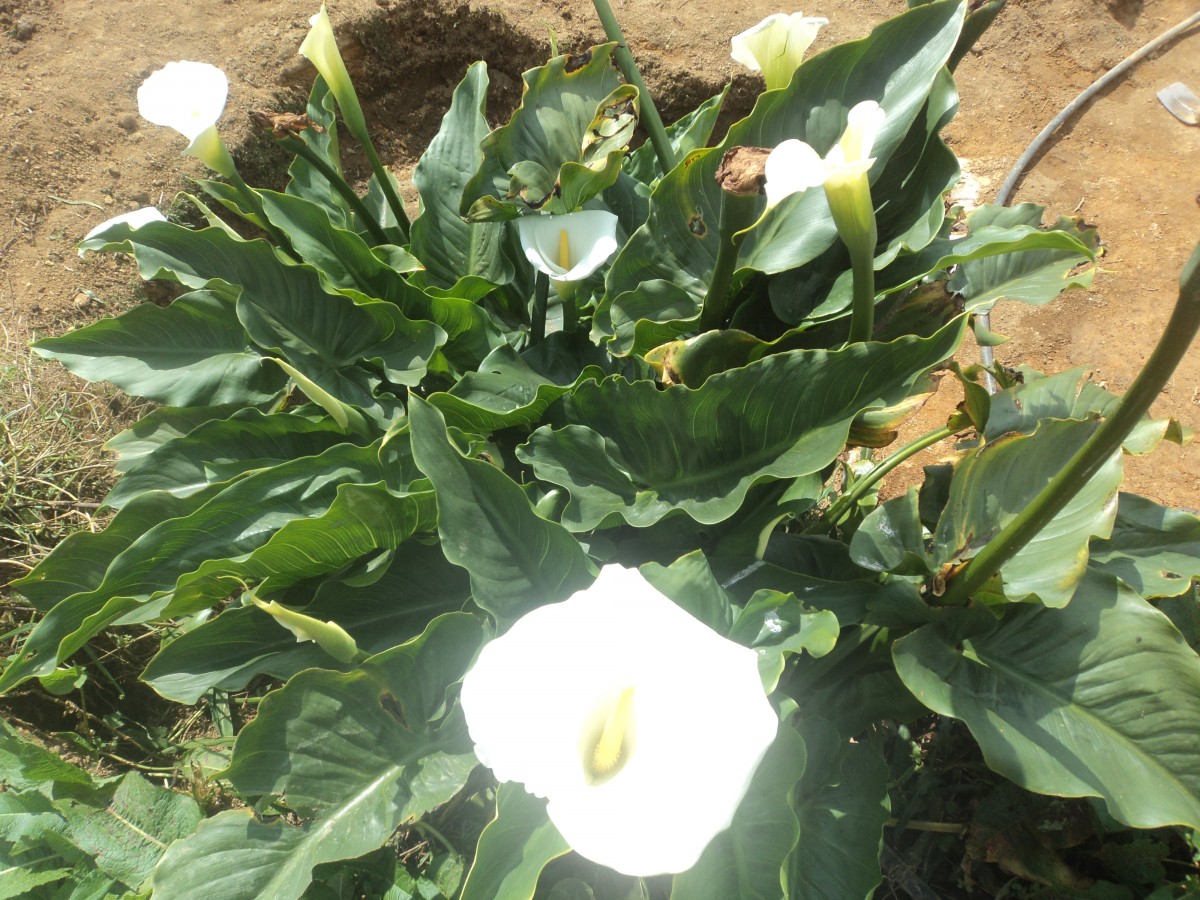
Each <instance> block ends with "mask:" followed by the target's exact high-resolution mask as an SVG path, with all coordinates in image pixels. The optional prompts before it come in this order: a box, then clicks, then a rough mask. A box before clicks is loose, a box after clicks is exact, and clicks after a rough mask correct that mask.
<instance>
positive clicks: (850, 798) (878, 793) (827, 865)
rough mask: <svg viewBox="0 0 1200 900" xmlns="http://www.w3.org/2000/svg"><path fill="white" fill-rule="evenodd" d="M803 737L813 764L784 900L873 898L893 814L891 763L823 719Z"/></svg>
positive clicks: (801, 796)
mask: <svg viewBox="0 0 1200 900" xmlns="http://www.w3.org/2000/svg"><path fill="white" fill-rule="evenodd" d="M801 734H802V735H803V736H804V741H805V744H806V745H807V747H808V760H809V763H808V767H807V768H806V769H805V770H804V777H803V778H802V779H801V780H800V785H799V788H798V789H797V792H796V793H797V796H796V803H797V813H798V815H799V820H800V841H799V843H798V844H797V845H796V849H795V851H794V852H793V853H792V855H791V857H790V858H789V860H788V872H787V885H788V891H787V896H788V897H839V898H841V897H844V898H847V900H849V898H852V897H863V898H866V897H870V896H871V893H872V892H873V891H874V889H875V887H876V886H877V885H878V884H879V882H880V880H881V877H882V876H881V874H880V871H879V854H880V851H881V850H882V848H883V828H884V823H885V822H886V821H887V819H888V816H889V814H890V813H891V803H890V801H889V798H888V777H889V773H888V767H887V763H886V762H885V761H884V760H883V758H882V757H881V756H880V753H879V750H878V749H877V748H876V747H874V746H873V745H871V744H862V743H859V744H852V743H848V742H846V741H844V740H843V739H842V738H841V736H840V735H839V734H838V733H837V731H836V730H835V729H834V728H833V727H832V726H831V725H830V724H829V723H828V722H826V721H825V720H823V719H817V718H814V719H808V720H806V721H805V722H803V724H802V725H801Z"/></svg>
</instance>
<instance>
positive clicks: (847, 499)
mask: <svg viewBox="0 0 1200 900" xmlns="http://www.w3.org/2000/svg"><path fill="white" fill-rule="evenodd" d="M953 434H954V429H952V428H949V427H946V426H942V427H941V428H935V429H934V430H933V431H930V432H929V433H928V434H923V435H921V436H920V437H919V438H917V439H916V440H915V441H913V442H912V443H911V444H909V445H907V446H905V447H901V448H900V449H899V450H897V451H896V452H895V453H893V454H892V455H891V456H889V457H888V458H887V459H885V460H883V462H881V463H880V464H879V465H877V466H876V467H875V468H874V469H872V470H871V471H870V472H868V473H867V474H866V475H864V476H863V477H862V478H860V479H859V480H858V481H856V482H855V483H854V485H853V486H852V487H851V488H850V489H849V490H847V491H846V493H844V494H842V496H840V497H838V498H837V499H836V500H835V501H833V503H832V504H830V506H829V509H827V510H826V511H825V515H823V516H822V517H821V518H820V519H819V520H818V521H817V522H816V523H814V525H813V526H810V528H809V529H806V530H817V529H819V528H820V527H822V526H823V525H826V524H829V525H836V524H837V520H838V519H840V518H841V517H842V516H843V515H844V514H845V513H846V512H847V511H849V510H850V509H851V508H853V506H854V504H855V503H857V502H858V501H859V500H860V499H861V498H862V497H863V496H864V495H865V494H866V493H867V491H869V490H870V489H871V488H872V487H873V486H874V485H875V484H876V483H877V482H879V481H880V479H882V478H883V477H884V476H885V475H887V474H888V472H890V471H892V470H893V469H894V468H896V466H898V465H900V463H902V462H904V461H905V460H907V459H911V458H912V457H914V456H916V455H917V454H918V453H920V452H921V451H922V450H924V449H925V448H926V447H932V446H933V445H934V444H936V443H937V442H938V441H942V440H945V439H946V438H948V437H950V436H951V435H953Z"/></svg>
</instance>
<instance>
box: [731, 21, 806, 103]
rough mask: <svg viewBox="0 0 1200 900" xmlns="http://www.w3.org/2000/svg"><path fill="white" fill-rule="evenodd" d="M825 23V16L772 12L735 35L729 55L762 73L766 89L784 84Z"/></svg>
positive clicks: (752, 69) (786, 83)
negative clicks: (822, 17) (823, 17)
mask: <svg viewBox="0 0 1200 900" xmlns="http://www.w3.org/2000/svg"><path fill="white" fill-rule="evenodd" d="M828 24H829V20H828V19H821V18H817V17H815V16H806V15H804V13H792V14H791V15H788V14H787V13H775V14H774V15H771V16H767V17H766V18H765V19H763V20H762V21H761V22H759V23H758V24H757V25H755V26H754V27H753V28H748V29H746V30H745V31H743V32H742V33H741V34H738V35H734V37H733V39H732V41H731V42H730V43H731V44H732V46H733V50H732V53H731V54H730V55H731V56H733V59H734V61H735V62H738V63H741V64H742V65H743V66H745V67H746V68H747V69H749V70H750V71H751V72H762V74H763V78H764V79H765V80H766V82H767V90H769V91H773V90H776V89H777V88H783V87H787V86H788V84H789V83H790V82H791V80H792V75H794V74H795V72H796V69H798V68H799V67H800V63H801V62H802V61H803V59H804V54H805V52H806V51H807V50H808V48H809V47H810V46H812V42H813V41H815V40H816V39H817V32H818V31H820V30H821V26H822V25H828Z"/></svg>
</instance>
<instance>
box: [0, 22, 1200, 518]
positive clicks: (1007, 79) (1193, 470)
mask: <svg viewBox="0 0 1200 900" xmlns="http://www.w3.org/2000/svg"><path fill="white" fill-rule="evenodd" d="M317 5H318V0H240V2H237V0H188V2H187V3H178V2H173V0H122V2H120V3H105V2H97V0H0V184H3V186H4V194H3V200H2V201H0V203H2V206H0V222H2V223H3V226H2V229H0V321H2V323H3V325H4V329H5V332H6V336H7V340H6V342H5V346H4V349H3V353H4V359H2V360H0V367H4V366H7V365H8V364H10V363H12V362H14V361H16V360H19V359H20V358H21V357H22V356H23V355H24V354H25V352H26V350H25V344H26V342H27V341H28V340H29V339H30V338H31V337H32V336H34V335H36V334H51V333H60V332H62V331H64V330H66V329H69V328H72V327H76V326H79V325H82V324H84V323H86V322H88V321H91V320H93V319H95V318H97V317H100V316H104V315H109V314H113V313H115V312H119V311H121V310H122V309H124V308H126V307H128V306H129V305H130V304H132V303H133V302H136V301H137V300H138V299H140V298H142V297H143V296H144V293H143V290H144V289H143V288H141V287H140V286H138V285H137V284H136V277H135V272H134V270H133V268H132V266H131V265H130V264H129V263H127V262H125V263H123V262H121V261H119V260H114V259H112V258H109V257H95V256H93V257H92V258H88V259H86V260H81V259H79V258H78V257H77V256H76V255H75V253H74V250H73V245H74V243H75V242H76V241H77V240H78V239H79V238H81V237H82V236H83V235H84V234H85V233H86V232H87V231H88V230H89V229H90V228H91V227H92V226H93V225H95V224H97V223H98V222H100V221H102V220H104V219H106V218H108V217H109V216H112V215H115V214H116V213H118V212H123V211H125V210H128V209H133V208H136V207H139V206H144V205H146V204H155V205H157V206H159V208H160V209H164V210H165V209H166V208H167V207H168V206H170V204H171V202H172V198H173V196H174V195H175V193H176V192H177V191H179V190H181V189H183V188H185V187H186V183H185V181H184V176H185V175H200V174H201V172H200V170H199V166H198V164H197V163H196V162H195V161H193V160H190V159H183V158H181V157H180V156H179V153H180V151H181V149H182V146H181V145H182V139H181V138H179V136H178V135H176V134H175V133H174V132H171V131H168V130H167V129H161V128H155V127H153V126H150V125H148V124H147V123H145V122H142V121H141V120H139V119H138V117H137V106H136V100H135V91H136V89H137V86H138V85H139V84H140V82H141V81H142V79H143V78H144V77H145V76H146V75H148V74H149V73H150V72H151V71H153V70H155V69H157V68H159V67H161V66H162V65H163V64H164V63H166V62H168V61H170V60H175V59H193V60H201V61H205V62H211V63H213V64H215V65H218V66H220V67H221V68H222V69H224V70H225V72H226V73H227V74H228V75H229V77H230V85H231V88H230V100H229V104H228V106H227V108H226V113H225V117H224V119H223V122H222V131H223V134H224V135H225V138H226V140H227V142H228V143H229V144H230V145H231V146H234V147H236V148H237V150H236V151H235V156H236V157H237V158H238V161H239V165H240V166H241V167H242V169H243V172H244V173H245V174H246V175H247V176H248V178H249V179H250V180H251V181H252V182H255V181H256V182H258V183H264V182H266V183H270V182H271V181H272V180H275V181H277V180H278V172H279V171H280V159H279V157H278V156H277V151H276V150H275V148H274V147H273V146H272V145H271V144H270V142H269V141H268V140H265V139H262V138H259V137H257V136H255V135H252V134H251V131H250V127H249V125H248V122H247V119H246V111H247V110H249V109H253V108H255V107H258V106H264V105H265V106H272V105H274V106H276V107H281V106H290V107H293V108H294V107H295V106H296V104H297V103H298V102H299V101H300V98H302V96H303V91H304V90H306V88H307V85H308V83H309V82H310V79H311V72H310V70H309V69H308V68H307V64H306V63H305V62H304V61H303V60H301V59H300V58H299V57H297V56H296V48H297V47H298V46H299V44H300V41H301V40H302V38H303V36H304V34H305V31H306V29H307V19H308V17H309V16H310V15H311V14H312V13H313V12H315V11H316V7H317ZM616 7H617V13H618V15H619V17H620V18H621V20H622V22H623V24H624V25H625V28H626V31H627V34H628V37H629V40H630V43H631V45H632V46H633V48H634V51H635V53H636V54H637V55H638V57H639V59H640V61H641V63H642V65H643V68H644V71H645V72H646V75H647V80H648V81H649V83H650V85H651V87H652V89H653V90H654V91H655V93H656V95H657V96H659V97H661V98H665V99H666V102H665V103H663V106H664V107H665V111H666V114H667V117H668V118H669V117H670V116H671V114H672V113H674V114H678V113H679V112H682V111H684V110H685V109H687V108H690V107H691V106H692V105H694V104H695V103H696V102H698V101H699V100H700V99H703V98H704V97H706V96H708V95H710V94H712V93H715V91H716V90H717V89H719V86H720V84H721V83H722V82H723V81H724V79H725V78H727V77H728V76H729V75H730V73H732V72H733V70H734V65H733V63H732V62H731V60H730V59H729V54H728V41H729V37H730V35H731V34H734V33H736V32H737V31H740V30H742V29H743V28H746V27H748V26H749V25H751V24H753V23H755V22H757V21H758V20H759V19H761V18H762V17H763V16H765V15H767V14H769V13H771V12H775V11H777V9H778V8H777V7H776V6H775V5H774V4H773V3H771V2H769V0H745V2H743V3H741V4H738V5H736V6H735V7H727V6H725V5H724V4H721V3H717V2H715V0H669V2H663V0H626V2H625V3H623V4H621V3H618V4H616ZM904 8H905V3H904V2H903V0H812V3H811V4H810V5H809V7H808V8H806V10H805V11H806V12H808V13H810V14H813V15H823V16H827V17H828V18H829V19H830V22H831V24H830V26H829V27H828V28H827V29H826V30H825V31H824V32H823V33H822V35H821V37H820V38H819V39H818V43H817V45H816V47H815V48H814V49H816V50H819V49H821V48H823V47H826V46H829V44H830V43H831V42H834V41H840V40H845V39H848V38H854V37H859V36H861V35H863V34H865V33H866V32H867V31H868V30H869V29H870V28H871V27H872V25H873V24H874V23H876V22H878V21H879V20H881V19H883V18H885V17H887V16H889V15H893V14H896V13H898V12H901V11H902V10H903V9H904ZM1197 8H1198V6H1197V0H1145V2H1144V3H1142V2H1141V0H1106V2H1100V0H1010V3H1009V5H1008V7H1007V9H1006V10H1005V12H1004V13H1003V14H1002V16H1001V19H1000V21H999V22H998V24H997V25H996V26H995V27H994V28H993V30H992V31H990V32H989V33H988V34H987V35H986V36H985V37H984V39H983V40H982V41H981V43H980V45H979V47H978V52H976V53H974V54H973V55H972V56H970V57H968V58H967V59H966V60H965V61H964V62H963V64H962V66H961V67H960V69H959V82H960V90H961V94H962V112H961V114H960V115H959V117H958V119H957V120H956V121H955V122H954V123H953V124H952V126H951V128H950V129H949V132H948V136H949V139H950V141H951V142H952V145H953V147H954V149H955V150H956V152H957V153H958V154H959V155H960V156H962V157H965V158H968V159H970V160H971V166H972V169H973V171H974V173H975V174H976V176H977V177H978V178H979V180H980V182H981V184H982V188H983V199H984V200H986V199H988V198H989V197H990V196H992V195H994V193H995V191H996V189H997V188H998V187H999V185H1000V183H1001V182H1002V181H1003V179H1004V177H1005V174H1006V173H1007V171H1008V169H1009V167H1010V166H1011V165H1012V162H1013V161H1014V160H1015V159H1016V157H1017V156H1018V155H1019V154H1020V153H1021V151H1022V150H1023V149H1024V148H1025V146H1026V145H1027V144H1028V142H1029V141H1030V140H1031V139H1032V138H1033V136H1034V135H1035V134H1036V133H1037V132H1038V131H1039V130H1040V129H1041V127H1042V126H1043V125H1044V124H1045V122H1047V121H1048V120H1049V119H1050V118H1051V117H1053V116H1054V115H1055V113H1057V112H1058V110H1060V109H1061V108H1062V107H1063V106H1065V105H1066V104H1067V103H1068V102H1069V101H1070V100H1071V99H1072V98H1073V97H1074V96H1075V95H1076V94H1077V93H1078V92H1079V91H1081V90H1082V89H1084V88H1085V87H1087V85H1088V84H1090V83H1091V82H1092V81H1093V80H1095V79H1096V78H1097V77H1098V76H1099V75H1101V74H1102V73H1103V72H1104V71H1106V70H1107V69H1108V68H1110V67H1111V66H1113V65H1114V64H1116V63H1118V62H1119V61H1120V60H1122V59H1123V58H1125V57H1126V56H1127V55H1128V54H1130V53H1131V52H1132V51H1134V50H1135V49H1137V48H1138V47H1140V46H1141V45H1142V44H1143V43H1145V42H1146V41H1147V40H1149V39H1151V38H1152V37H1154V36H1156V35H1158V34H1159V33H1161V32H1163V31H1165V30H1166V29H1167V28H1169V27H1171V26H1173V25H1175V24H1176V23H1178V22H1180V21H1182V20H1183V19H1184V18H1186V17H1187V16H1189V15H1191V14H1193V13H1194V12H1196V10H1197ZM330 14H331V16H332V18H333V21H334V24H335V27H336V28H337V29H338V32H339V34H340V35H342V36H343V37H344V38H345V43H346V47H345V52H346V55H347V56H348V58H349V59H350V61H351V67H352V69H353V70H354V71H355V74H356V76H357V80H358V83H359V86H360V90H362V92H363V93H364V95H365V97H366V100H365V102H366V105H367V106H368V108H369V110H370V114H371V115H372V117H373V119H374V123H373V124H374V126H375V130H376V132H377V133H380V134H381V135H383V140H382V141H381V147H380V150H381V152H382V153H383V155H384V156H385V158H388V159H390V160H391V161H392V164H393V166H394V168H395V170H396V171H397V174H398V175H399V176H400V177H401V180H402V181H404V180H405V179H406V177H407V175H408V170H409V168H410V166H411V164H412V161H413V160H414V159H415V156H416V155H417V154H418V153H419V152H420V150H421V149H422V148H423V147H424V146H425V144H426V143H427V142H428V140H429V139H430V137H431V136H432V135H433V133H434V131H435V130H436V128H437V125H438V122H439V121H440V118H441V114H442V112H443V110H444V109H445V107H446V105H447V103H448V100H449V95H450V91H451V90H452V88H453V86H454V84H455V82H456V81H457V80H458V78H459V77H461V74H462V72H463V70H464V68H465V66H466V65H467V64H468V63H469V62H470V61H471V60H473V59H476V58H481V57H482V58H485V59H487V60H488V62H489V66H490V71H491V76H492V85H493V94H492V100H491V106H490V109H491V110H492V112H493V114H494V115H495V116H496V117H497V118H499V117H500V116H501V115H504V114H506V113H507V111H508V109H510V108H511V106H512V105H513V104H514V103H515V101H516V99H517V94H518V90H519V84H520V82H519V74H520V72H521V71H522V70H523V69H525V68H528V67H529V66H531V65H534V64H536V63H537V62H538V61H539V60H540V59H542V58H544V56H545V55H546V54H547V52H548V42H547V29H553V30H554V31H555V32H556V33H557V35H558V39H559V42H560V46H561V47H562V48H564V49H573V48H576V47H579V46H582V45H586V44H587V43H591V42H595V41H598V40H600V39H601V33H600V29H599V27H598V26H597V25H596V24H595V19H594V15H593V13H592V10H591V6H590V3H588V2H587V0H582V2H581V0H557V2H548V0H484V2H474V3H471V4H469V5H468V4H462V5H458V6H455V5H453V4H452V3H450V2H449V0H445V2H441V0H401V2H397V0H337V2H335V3H333V4H332V5H331V7H330ZM1173 81H1184V82H1186V83H1189V84H1191V85H1192V86H1193V88H1195V89H1197V90H1200V33H1197V31H1195V30H1193V32H1191V33H1190V34H1189V35H1188V36H1186V37H1184V38H1182V39H1180V40H1179V41H1177V42H1176V43H1175V44H1174V45H1172V46H1170V47H1169V48H1167V49H1166V50H1164V51H1162V52H1160V53H1159V54H1158V55H1157V57H1156V58H1154V59H1151V60H1148V61H1146V62H1144V63H1143V64H1141V65H1140V66H1138V67H1137V68H1135V69H1134V70H1133V71H1132V72H1131V73H1130V74H1129V75H1128V76H1127V77H1125V78H1124V79H1122V80H1121V81H1120V82H1118V83H1117V84H1116V85H1115V86H1114V87H1112V88H1110V89H1109V90H1108V91H1107V92H1106V93H1105V94H1103V95H1102V96H1101V97H1099V98H1098V99H1097V100H1095V101H1094V102H1093V103H1092V104H1090V106H1089V107H1087V108H1086V109H1085V110H1083V112H1082V113H1081V114H1080V115H1079V116H1078V117H1076V119H1075V120H1074V121H1073V122H1072V123H1071V124H1070V125H1069V126H1068V127H1067V128H1066V129H1065V130H1064V131H1063V132H1062V133H1060V134H1059V135H1058V136H1057V137H1056V138H1055V139H1054V140H1053V141H1052V142H1051V143H1050V144H1049V146H1048V149H1047V150H1046V151H1045V153H1044V155H1043V156H1042V157H1041V158H1040V159H1039V160H1037V161H1036V163H1035V165H1034V168H1033V169H1032V171H1031V172H1030V173H1029V174H1028V176H1027V177H1026V179H1025V181H1024V183H1023V185H1022V187H1021V188H1020V190H1019V192H1018V195H1017V197H1016V199H1017V200H1036V201H1038V202H1041V203H1044V204H1046V206H1047V207H1048V211H1047V217H1048V219H1055V218H1057V217H1058V216H1060V215H1071V214H1074V215H1078V216H1082V217H1084V218H1085V219H1086V220H1087V221H1089V222H1092V223H1094V224H1096V225H1098V226H1099V228H1100V232H1101V235H1102V237H1103V239H1104V241H1105V242H1106V245H1107V253H1106V255H1105V257H1104V260H1103V266H1104V271H1103V272H1102V273H1100V274H1099V275H1098V277H1097V278H1096V284H1095V287H1094V289H1093V290H1091V291H1088V292H1076V293H1074V294H1071V295H1069V296H1067V297H1066V298H1064V299H1063V300H1062V301H1060V302H1058V303H1056V304H1053V305H1051V306H1050V307H1047V308H1045V309H1030V308H1027V307H1021V306H1019V305H1017V304H1009V305H1007V306H1005V307H1003V308H1002V309H1001V310H999V311H998V313H997V314H996V316H995V318H994V327H996V328H997V329H998V330H1000V331H1001V332H1003V333H1006V334H1009V335H1011V336H1012V338H1013V340H1012V342H1011V343H1009V344H1006V345H1005V346H1003V347H1001V348H999V350H998V354H997V355H998V358H999V359H1000V360H1001V361H1002V362H1004V363H1006V364H1010V365H1011V364H1017V363H1028V364H1031V365H1034V366H1037V367H1039V368H1042V369H1048V370H1060V369H1063V368H1069V367H1073V366H1078V365H1092V366H1094V371H1095V373H1096V378H1097V379H1098V380H1100V381H1102V382H1104V383H1106V384H1107V385H1108V386H1109V387H1110V388H1112V389H1114V390H1116V391H1123V390H1125V389H1126V388H1127V387H1128V385H1129V382H1130V380H1131V379H1132V377H1133V376H1134V375H1135V374H1136V372H1137V370H1138V368H1139V367H1140V365H1141V363H1142V362H1143V361H1144V360H1145V358H1146V357H1147V355H1148V354H1149V352H1150V350H1151V348H1152V347H1153V345H1154V341H1155V339H1156V337H1157V334H1158V332H1159V330H1160V328H1161V327H1162V325H1163V323H1164V322H1165V321H1166V318H1167V316H1168V314H1169V312H1170V309H1171V305H1172V302H1173V300H1174V297H1175V293H1176V284H1177V282H1176V279H1177V275H1178V271H1179V268H1180V266H1181V265H1182V263H1183V261H1184V260H1185V259H1186V257H1187V254H1188V252H1189V250H1190V247H1191V246H1192V245H1193V244H1194V243H1195V241H1196V239H1197V236H1200V205H1198V197H1197V195H1198V192H1200V128H1188V127H1186V126H1184V125H1182V124H1180V123H1179V122H1178V121H1176V120H1175V119H1174V118H1172V117H1171V116H1170V115H1168V114H1167V113H1166V112H1165V111H1164V110H1163V108H1162V107H1161V106H1160V105H1159V103H1158V101H1157V100H1156V99H1155V92H1156V91H1157V90H1158V89H1159V88H1161V87H1163V86H1165V85H1166V84H1168V83H1170V82H1173ZM754 89H755V88H754V82H753V80H752V79H749V78H747V77H746V76H744V75H741V74H737V75H736V77H735V91H734V95H733V102H734V105H735V106H737V105H740V106H741V107H742V108H743V109H744V108H746V106H747V105H748V102H749V100H750V98H752V96H753V91H754ZM412 199H413V197H412V196H411V195H410V197H409V200H410V201H411V200H412ZM84 289H87V290H90V291H93V292H94V293H95V294H96V296H97V297H98V298H99V302H94V301H90V300H89V298H88V295H86V294H82V293H81V291H82V290H84ZM101 304H103V305H101ZM964 358H974V353H973V351H972V352H971V353H970V354H965V355H964ZM942 394H943V396H940V397H939V398H937V400H935V402H934V403H933V404H932V405H931V408H930V409H928V410H927V411H926V412H925V414H924V417H925V420H926V421H927V422H928V424H929V427H932V426H933V425H934V424H936V423H937V420H938V419H939V418H940V419H942V420H944V417H945V414H946V412H947V410H948V409H949V408H950V407H952V406H953V405H954V403H955V402H956V399H957V397H956V396H955V392H954V391H953V389H952V388H951V387H950V386H949V384H947V385H946V386H945V387H944V388H943V391H942ZM1198 405H1200V355H1198V354H1193V355H1192V356H1191V358H1190V359H1189V360H1187V361H1186V362H1185V363H1184V365H1183V366H1182V367H1181V369H1180V370H1179V372H1178V373H1177V374H1176V377H1175V379H1174V381H1173V383H1172V384H1171V386H1170V388H1169V389H1168V391H1166V392H1165V393H1164V395H1163V397H1162V399H1161V403H1160V404H1159V411H1160V412H1161V413H1163V414H1170V415H1172V416H1175V417H1178V418H1179V419H1181V420H1183V421H1184V422H1185V423H1190V424H1192V425H1196V424H1198V423H1200V410H1198V409H1197V406H1198ZM1129 468H1130V475H1129V483H1130V485H1131V488H1132V489H1134V490H1137V491H1139V492H1142V493H1145V494H1147V495H1149V496H1152V497H1154V498H1156V499H1158V500H1160V501H1163V502H1167V503H1171V504H1175V505H1185V506H1191V507H1200V448H1198V447H1195V446H1193V447H1190V448H1186V449H1183V450H1180V449H1178V448H1176V447H1174V445H1168V446H1166V447H1164V448H1162V449H1160V450H1159V451H1157V452H1156V453H1155V454H1154V455H1153V456H1151V457H1149V458H1147V459H1142V460H1135V461H1134V462H1133V463H1132V464H1131V465H1130V467H1129ZM910 477H911V474H910Z"/></svg>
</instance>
